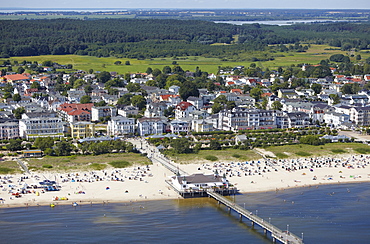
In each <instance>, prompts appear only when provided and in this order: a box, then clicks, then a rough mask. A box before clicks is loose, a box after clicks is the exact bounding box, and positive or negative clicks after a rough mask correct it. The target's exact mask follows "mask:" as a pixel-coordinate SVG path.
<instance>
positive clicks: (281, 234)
mask: <svg viewBox="0 0 370 244" xmlns="http://www.w3.org/2000/svg"><path fill="white" fill-rule="evenodd" d="M207 194H208V197H211V198H213V199H215V200H216V201H218V204H221V203H222V204H223V205H225V206H226V207H227V208H228V210H229V212H231V210H234V211H235V212H236V213H238V214H239V218H240V221H242V220H243V217H245V218H247V219H248V220H250V221H251V223H252V226H255V225H258V226H260V227H261V228H262V229H263V232H264V233H265V234H267V233H268V232H269V233H271V237H272V241H273V242H274V243H275V242H276V241H279V242H281V243H284V244H285V243H286V244H288V243H291V244H303V240H302V239H301V238H299V237H298V236H296V235H294V234H293V233H291V232H289V231H283V230H281V229H279V228H277V227H276V226H274V225H272V224H271V223H269V222H266V221H264V219H262V218H261V217H258V216H257V215H253V214H252V212H251V211H248V210H247V209H244V208H242V207H241V206H239V205H238V204H236V203H234V202H232V201H230V200H229V199H227V198H226V197H224V196H221V195H220V194H218V193H216V192H213V191H210V190H209V191H207Z"/></svg>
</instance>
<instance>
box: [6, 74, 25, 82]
mask: <svg viewBox="0 0 370 244" xmlns="http://www.w3.org/2000/svg"><path fill="white" fill-rule="evenodd" d="M4 77H5V78H6V79H7V80H11V81H17V80H29V79H30V78H28V77H27V76H24V75H21V74H15V75H5V76H4Z"/></svg>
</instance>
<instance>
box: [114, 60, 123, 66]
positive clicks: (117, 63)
mask: <svg viewBox="0 0 370 244" xmlns="http://www.w3.org/2000/svg"><path fill="white" fill-rule="evenodd" d="M114 64H115V65H121V64H122V62H121V61H116V62H114Z"/></svg>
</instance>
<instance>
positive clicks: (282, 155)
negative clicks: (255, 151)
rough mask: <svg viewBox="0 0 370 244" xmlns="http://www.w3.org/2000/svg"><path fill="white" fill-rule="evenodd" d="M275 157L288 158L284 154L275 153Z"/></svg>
mask: <svg viewBox="0 0 370 244" xmlns="http://www.w3.org/2000/svg"><path fill="white" fill-rule="evenodd" d="M275 155H276V157H278V158H288V155H286V154H285V153H280V152H279V153H276V154H275Z"/></svg>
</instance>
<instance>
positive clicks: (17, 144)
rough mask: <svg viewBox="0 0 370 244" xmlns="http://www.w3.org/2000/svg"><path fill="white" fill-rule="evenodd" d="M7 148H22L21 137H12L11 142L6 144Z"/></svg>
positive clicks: (12, 149) (14, 149)
mask: <svg viewBox="0 0 370 244" xmlns="http://www.w3.org/2000/svg"><path fill="white" fill-rule="evenodd" d="M6 149H8V150H9V151H17V150H21V149H22V140H20V139H16V140H15V139H11V140H9V143H8V144H7V145H6Z"/></svg>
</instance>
